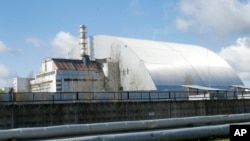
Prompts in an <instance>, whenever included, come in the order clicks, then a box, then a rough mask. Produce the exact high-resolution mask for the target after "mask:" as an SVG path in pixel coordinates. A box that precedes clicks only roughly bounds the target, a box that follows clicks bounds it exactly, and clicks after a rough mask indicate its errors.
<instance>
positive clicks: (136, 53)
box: [71, 36, 243, 90]
mask: <svg viewBox="0 0 250 141" xmlns="http://www.w3.org/2000/svg"><path fill="white" fill-rule="evenodd" d="M88 44H89V49H90V50H89V52H90V58H92V59H103V58H107V59H109V61H119V62H120V72H121V83H122V86H123V87H124V90H149V89H150V90H155V89H157V90H169V89H180V85H183V84H186V81H187V80H185V79H190V80H189V83H192V84H195V85H201V86H208V87H217V88H225V87H228V86H230V85H235V84H239V85H243V83H242V81H241V80H240V78H239V77H238V75H237V74H236V73H235V72H234V70H233V69H232V68H231V66H229V65H228V63H227V62H226V61H225V60H223V59H222V58H221V57H219V56H218V55H217V54H215V53H213V52H212V51H210V50H208V49H206V48H203V47H200V46H194V45H185V44H175V43H167V42H157V41H147V40H138V39H128V38H120V37H111V36H93V37H90V38H89V41H88ZM74 50H75V51H74V52H71V56H72V57H75V56H79V52H76V49H74ZM187 76H188V78H187Z"/></svg>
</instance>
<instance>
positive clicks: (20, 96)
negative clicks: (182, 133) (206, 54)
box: [0, 91, 250, 104]
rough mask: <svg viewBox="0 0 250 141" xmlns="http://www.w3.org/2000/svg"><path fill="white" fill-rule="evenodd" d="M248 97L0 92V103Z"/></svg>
mask: <svg viewBox="0 0 250 141" xmlns="http://www.w3.org/2000/svg"><path fill="white" fill-rule="evenodd" d="M216 99H250V92H249V91H238V92H236V91H215V92H207V91H199V92H197V91H188V92H186V91H126V92H124V91H123V92H56V93H53V92H51V93H49V92H38V93H32V92H27V93H25V92H22V93H13V94H6V93H5V94H0V104H9V103H10V102H15V103H23V104H24V103H29V104H41V103H76V102H87V103H91V102H128V101H138V102H145V101H147V102H149V101H181V100H216Z"/></svg>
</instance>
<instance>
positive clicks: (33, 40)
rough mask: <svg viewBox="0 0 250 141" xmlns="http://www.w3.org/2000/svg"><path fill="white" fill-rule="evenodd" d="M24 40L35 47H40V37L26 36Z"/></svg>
mask: <svg viewBox="0 0 250 141" xmlns="http://www.w3.org/2000/svg"><path fill="white" fill-rule="evenodd" d="M26 42H27V43H29V44H32V45H33V46H35V47H40V46H41V44H42V41H41V40H40V39H38V38H35V37H29V38H27V39H26Z"/></svg>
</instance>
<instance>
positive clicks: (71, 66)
mask: <svg viewBox="0 0 250 141" xmlns="http://www.w3.org/2000/svg"><path fill="white" fill-rule="evenodd" d="M103 76H104V75H103V73H102V71H100V69H99V66H98V64H97V63H96V62H89V63H88V65H84V64H83V62H82V60H74V59H59V58H46V59H44V60H43V62H42V65H41V68H40V70H39V73H38V74H37V75H36V77H35V79H34V80H32V81H30V86H31V91H32V92H82V91H92V92H93V91H102V90H103V89H104V88H103V79H104V77H103Z"/></svg>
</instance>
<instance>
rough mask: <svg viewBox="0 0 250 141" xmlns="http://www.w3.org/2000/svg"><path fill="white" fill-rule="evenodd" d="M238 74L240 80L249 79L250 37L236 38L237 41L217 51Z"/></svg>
mask: <svg viewBox="0 0 250 141" xmlns="http://www.w3.org/2000/svg"><path fill="white" fill-rule="evenodd" d="M219 55H220V56H221V57H223V58H224V59H225V60H226V61H227V62H228V63H229V64H230V65H231V66H232V67H233V68H234V69H235V71H236V72H237V73H238V74H239V76H240V77H241V79H242V80H244V81H250V65H249V63H250V57H249V56H250V38H248V37H243V38H238V39H237V41H236V42H235V43H234V44H233V45H230V46H228V47H224V48H222V49H221V51H220V52H219Z"/></svg>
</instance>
